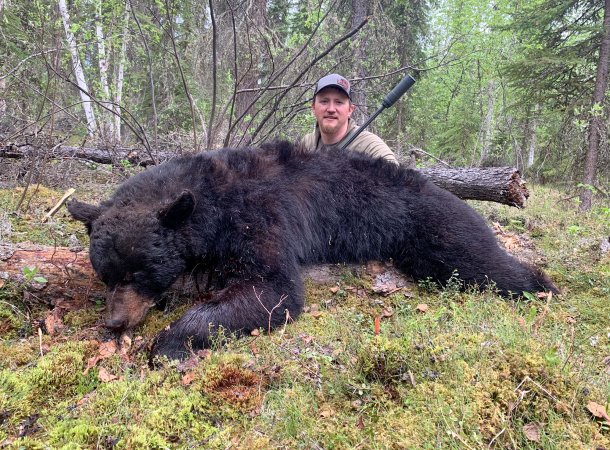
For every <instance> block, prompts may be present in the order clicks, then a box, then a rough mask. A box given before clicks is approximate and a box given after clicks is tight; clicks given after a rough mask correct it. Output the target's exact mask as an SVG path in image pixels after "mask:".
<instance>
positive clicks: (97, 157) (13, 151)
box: [0, 144, 177, 167]
mask: <svg viewBox="0 0 610 450" xmlns="http://www.w3.org/2000/svg"><path fill="white" fill-rule="evenodd" d="M43 156H44V157H45V158H49V159H66V158H76V159H85V160H87V161H92V162H95V163H99V164H113V165H120V164H121V162H125V161H126V162H129V163H130V164H132V165H134V166H142V167H147V166H151V165H155V164H158V163H160V162H163V161H167V160H169V159H171V158H175V157H176V156H177V154H176V153H172V152H155V153H154V154H152V155H151V154H149V153H148V152H146V150H144V149H133V148H92V147H72V146H68V145H62V146H57V147H52V148H45V147H38V146H34V145H14V144H12V145H5V146H3V147H0V158H11V159H25V158H27V159H35V158H39V157H43Z"/></svg>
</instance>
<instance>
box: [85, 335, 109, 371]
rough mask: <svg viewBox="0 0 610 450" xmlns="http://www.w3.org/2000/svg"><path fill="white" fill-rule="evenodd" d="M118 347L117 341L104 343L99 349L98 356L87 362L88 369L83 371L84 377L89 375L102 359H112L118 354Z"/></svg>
mask: <svg viewBox="0 0 610 450" xmlns="http://www.w3.org/2000/svg"><path fill="white" fill-rule="evenodd" d="M116 350H117V346H116V342H115V341H107V342H102V343H101V344H100V346H99V349H98V354H97V355H96V356H92V357H91V358H89V359H88V360H87V367H85V370H84V371H83V375H87V374H88V373H89V370H91V369H92V368H93V367H95V365H96V364H97V363H98V362H99V361H101V360H102V359H106V358H110V357H111V356H112V355H114V354H115V353H116Z"/></svg>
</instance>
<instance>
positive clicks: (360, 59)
mask: <svg viewBox="0 0 610 450" xmlns="http://www.w3.org/2000/svg"><path fill="white" fill-rule="evenodd" d="M368 5H369V2H368V1H366V0H352V28H356V27H357V26H358V25H360V24H361V23H362V21H363V20H365V19H366V17H367V16H368ZM354 44H355V48H354V53H353V58H354V72H355V76H356V78H360V79H364V78H366V76H367V75H368V74H367V72H366V68H365V67H364V61H366V53H365V48H366V47H367V45H366V33H364V34H361V35H360V36H359V37H358V39H357V40H356V41H355V43H354ZM351 97H352V103H354V104H355V105H356V110H355V111H354V114H353V118H354V120H355V121H356V123H360V124H362V123H364V122H366V120H367V119H368V111H367V107H366V81H361V82H360V83H359V85H358V91H352V96H351Z"/></svg>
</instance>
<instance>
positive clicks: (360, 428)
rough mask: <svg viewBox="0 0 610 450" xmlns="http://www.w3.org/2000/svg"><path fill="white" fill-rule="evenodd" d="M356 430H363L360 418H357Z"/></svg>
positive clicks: (362, 421)
mask: <svg viewBox="0 0 610 450" xmlns="http://www.w3.org/2000/svg"><path fill="white" fill-rule="evenodd" d="M356 428H358V429H359V430H362V429H363V428H364V419H363V418H362V416H358V422H356Z"/></svg>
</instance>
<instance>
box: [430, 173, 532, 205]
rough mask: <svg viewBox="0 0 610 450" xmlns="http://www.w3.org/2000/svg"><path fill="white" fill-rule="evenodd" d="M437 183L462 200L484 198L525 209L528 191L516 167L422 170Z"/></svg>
mask: <svg viewBox="0 0 610 450" xmlns="http://www.w3.org/2000/svg"><path fill="white" fill-rule="evenodd" d="M419 171H420V172H421V173H423V174H424V175H426V176H427V177H428V178H429V179H430V181H432V182H433V183H434V184H436V185H437V186H440V187H442V188H443V189H447V190H448V191H450V192H452V193H453V194H455V195H456V196H458V197H459V198H461V199H463V200H485V201H490V202H496V203H502V204H505V205H510V206H516V207H517V208H524V207H525V201H526V200H527V198H528V197H529V192H528V190H527V188H526V186H525V182H524V181H523V180H522V179H521V175H520V174H519V171H518V170H517V169H515V168H513V167H472V168H463V169H449V168H442V167H433V168H427V169H419Z"/></svg>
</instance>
